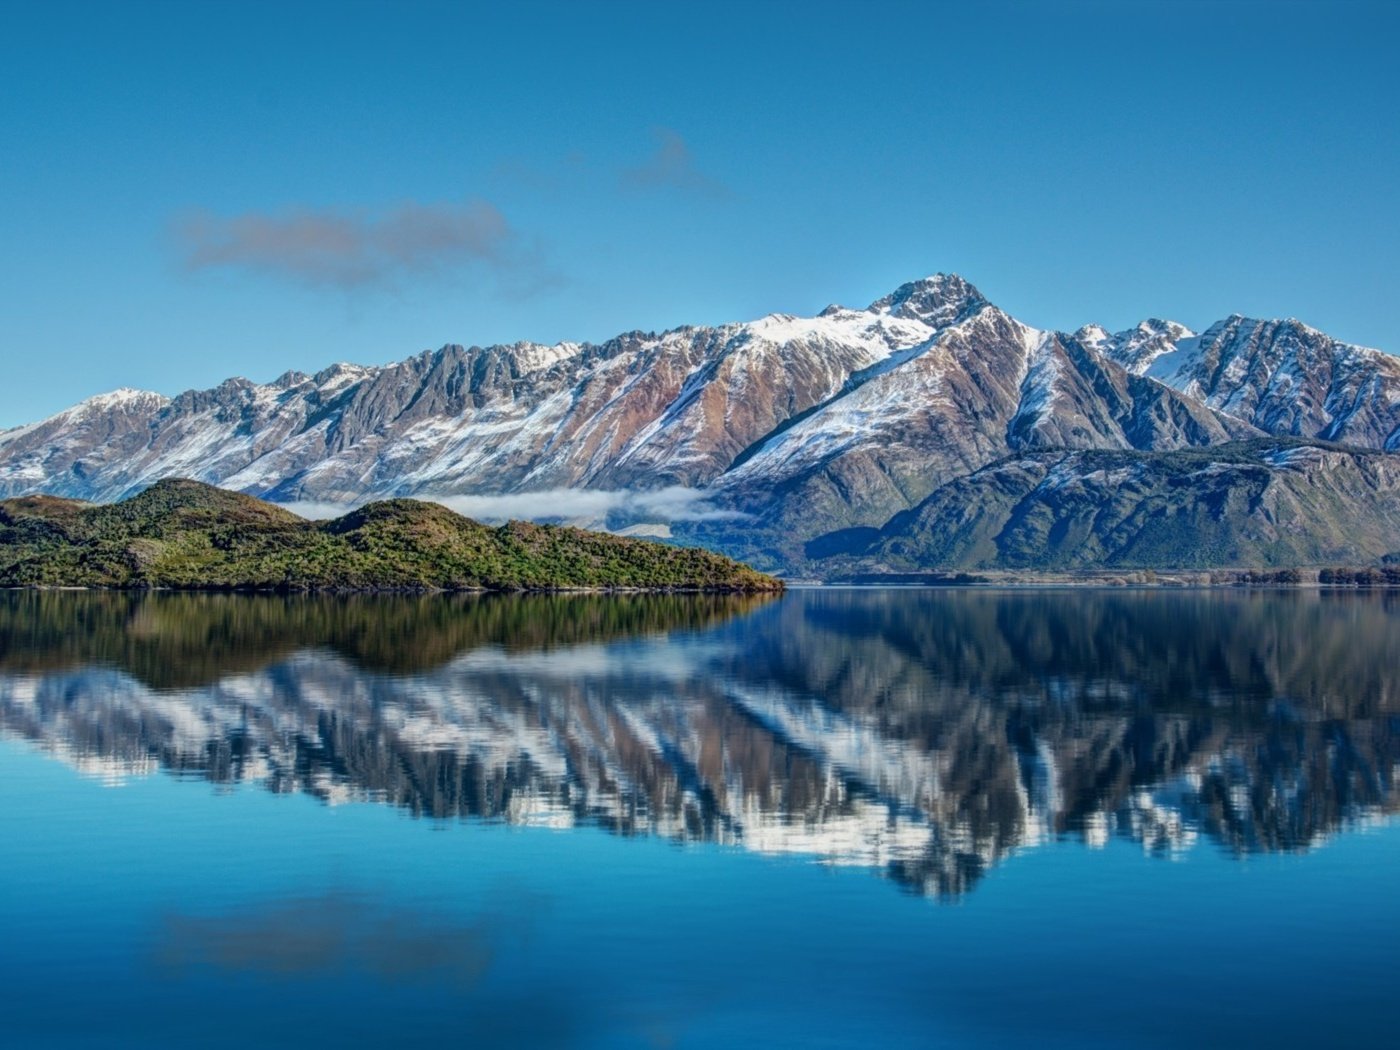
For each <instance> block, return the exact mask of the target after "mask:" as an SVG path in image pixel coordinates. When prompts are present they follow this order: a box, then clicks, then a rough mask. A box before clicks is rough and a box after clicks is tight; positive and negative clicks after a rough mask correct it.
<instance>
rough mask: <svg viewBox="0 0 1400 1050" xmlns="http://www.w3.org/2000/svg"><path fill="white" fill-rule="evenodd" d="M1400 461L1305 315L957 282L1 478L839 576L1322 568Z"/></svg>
mask: <svg viewBox="0 0 1400 1050" xmlns="http://www.w3.org/2000/svg"><path fill="white" fill-rule="evenodd" d="M1396 451H1400V359H1397V358H1395V357H1392V356H1391V355H1389V354H1386V353H1383V352H1381V351H1378V350H1372V349H1367V348H1364V347H1359V346H1354V345H1351V344H1348V343H1343V342H1340V341H1338V340H1336V339H1333V338H1331V337H1330V336H1328V335H1326V334H1324V333H1323V332H1320V331H1318V330H1316V329H1314V328H1311V327H1309V326H1307V325H1305V324H1303V323H1302V322H1300V321H1296V320H1291V319H1290V320H1281V321H1279V320H1271V321H1261V320H1251V319H1248V318H1245V317H1241V316H1231V317H1229V318H1227V319H1225V320H1223V321H1220V322H1218V323H1216V324H1214V325H1212V326H1210V327H1209V328H1208V329H1206V330H1205V331H1204V332H1202V333H1200V334H1197V333H1195V332H1193V331H1191V330H1190V329H1188V328H1186V327H1185V326H1183V325H1181V324H1177V323H1175V322H1171V321H1162V320H1155V319H1153V320H1147V321H1144V322H1142V323H1141V324H1139V325H1138V326H1136V327H1135V328H1132V329H1129V330H1127V331H1123V332H1117V333H1111V332H1108V331H1107V330H1105V329H1104V328H1102V327H1098V326H1093V325H1089V326H1085V327H1083V328H1080V329H1079V330H1078V331H1075V332H1072V333H1071V332H1056V331H1048V330H1041V329H1037V328H1033V327H1031V326H1029V325H1026V324H1024V323H1022V322H1021V321H1019V320H1017V319H1015V318H1013V317H1011V316H1010V315H1008V314H1007V313H1006V312H1004V311H1003V310H1001V309H1000V308H998V307H997V306H995V305H994V304H992V303H991V302H989V301H988V300H987V299H986V298H985V297H984V296H983V295H982V294H981V293H980V292H979V291H978V290H977V289H976V288H974V287H973V286H972V285H971V284H969V283H968V282H967V281H965V280H963V279H962V278H961V277H958V276H956V275H944V274H938V275H935V276H933V277H929V278H926V279H923V280H919V281H915V282H911V283H909V284H905V285H903V286H901V287H900V288H898V289H896V290H895V291H894V292H893V293H891V294H890V295H887V296H885V297H883V298H881V299H878V300H877V301H875V302H874V303H872V304H870V306H868V307H866V308H864V309H852V308H846V307H842V306H830V307H828V308H827V309H825V310H823V311H822V312H821V313H820V314H819V315H817V316H815V317H807V318H802V317H794V316H790V315H786V314H772V315H769V316H767V317H764V318H761V319H759V320H757V321H752V322H747V323H740V324H727V325H721V326H718V327H692V326H686V327H681V328H676V329H672V330H670V331H667V332H662V333H659V334H658V333H653V332H636V331H634V332H628V333H625V334H623V335H620V336H617V337H616V338H614V339H611V340H608V341H607V342H604V343H600V344H590V343H560V344H558V345H555V346H543V345H539V344H535V343H515V344H510V345H502V346H490V347H484V348H483V347H475V346H473V347H462V346H455V345H453V346H445V347H443V348H442V349H440V350H436V351H432V352H426V353H422V354H419V355H418V356H416V357H412V358H409V359H408V360H406V361H402V362H399V363H397V364H392V365H387V366H384V367H372V368H371V367H361V366H356V365H347V364H339V365H334V366H332V367H330V368H327V369H325V370H324V371H321V372H318V373H317V374H315V375H305V374H302V373H298V372H288V373H286V374H285V375H283V376H281V377H280V378H278V379H276V380H274V381H273V382H271V383H267V384H256V383H252V382H249V381H248V380H246V379H230V380H228V381H226V382H224V383H222V384H220V385H219V386H218V387H215V388H213V389H212V390H203V391H189V392H186V393H184V394H181V395H179V396H178V397H174V398H168V397H164V396H162V395H159V394H155V393H150V392H145V391H135V390H118V391H115V392H113V393H110V394H105V395H101V396H99V397H95V398H91V399H89V400H87V401H84V402H82V403H80V404H78V405H75V406H74V407H72V408H70V409H67V410H66V411H64V412H60V413H59V414H58V415H56V416H53V417H51V418H49V419H46V420H43V421H41V422H38V423H34V424H30V425H27V426H21V427H17V428H14V429H12V430H8V431H3V432H0V496H17V495H24V494H29V493H36V492H45V493H50V494H54V495H60V496H67V497H71V498H79V499H86V500H97V501H110V500H115V499H119V498H121V497H123V496H127V495H129V494H131V493H133V492H135V491H139V490H141V489H143V488H145V487H147V486H149V485H150V484H152V483H153V482H155V481H156V480H159V479H162V478H168V477H172V476H178V477H191V478H195V479H198V480H202V481H206V482H210V483H213V484H217V485H220V486H223V487H226V488H232V489H236V490H240V491H243V492H246V493H250V494H253V495H257V496H260V497H262V498H265V499H270V500H274V501H279V502H287V503H298V504H307V503H322V504H336V505H338V506H341V507H343V506H345V505H352V504H358V503H362V502H364V501H366V500H370V499H382V498H392V497H400V496H417V497H420V498H430V499H441V500H444V501H447V502H449V504H452V503H453V501H454V500H457V501H466V507H465V509H466V510H467V512H468V513H471V512H472V508H477V509H478V510H481V511H483V514H482V515H481V516H488V517H489V516H491V514H492V513H495V514H496V515H497V516H511V515H513V514H514V515H518V516H540V515H541V514H545V515H548V516H550V517H554V518H558V519H561V520H566V521H570V522H572V523H574V524H585V525H593V526H602V527H607V528H611V529H614V530H619V531H636V532H642V533H647V534H652V535H663V536H664V535H670V536H672V537H673V538H675V539H677V540H680V541H683V542H692V543H697V544H700V545H704V546H709V547H712V548H715V549H718V550H721V551H723V552H724V553H727V554H730V555H735V556H738V557H743V558H746V559H748V560H750V561H752V562H753V563H754V564H756V565H758V566H759V567H761V568H767V569H777V570H781V571H784V572H787V573H789V574H793V575H803V576H815V577H831V576H834V575H839V574H841V573H844V572H850V571H866V572H868V571H876V572H878V571H880V570H882V569H890V570H892V571H908V570H910V569H920V568H1037V567H1045V566H1058V567H1067V568H1075V567H1158V568H1161V567H1177V566H1182V567H1187V566H1189V567H1213V566H1283V565H1320V564H1328V563H1335V562H1371V561H1374V560H1376V559H1379V558H1382V557H1384V556H1385V555H1387V554H1390V553H1394V552H1397V551H1400V458H1395V457H1392V455H1390V453H1394V452H1396ZM458 507H459V509H464V508H463V507H462V506H461V505H460V504H458ZM521 508H527V509H526V510H521Z"/></svg>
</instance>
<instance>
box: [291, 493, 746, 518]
mask: <svg viewBox="0 0 1400 1050" xmlns="http://www.w3.org/2000/svg"><path fill="white" fill-rule="evenodd" d="M414 498H416V499H422V500H428V501H431V502H433V503H441V504H442V505H443V506H444V507H448V508H449V509H451V510H455V511H456V512H457V513H458V514H465V515H466V516H467V517H469V518H475V519H476V520H478V521H486V522H500V521H509V520H512V519H515V520H524V521H588V522H602V521H604V520H606V519H608V518H610V517H618V518H622V519H624V520H626V521H629V522H681V521H734V520H738V519H741V518H744V517H745V516H746V515H744V514H742V513H741V512H739V511H735V510H729V509H726V508H724V507H717V506H715V505H714V504H713V503H712V502H710V497H709V494H708V493H707V492H705V491H704V490H703V489H692V488H687V487H685V486H684V485H672V486H669V487H667V488H664V489H653V490H651V491H645V492H642V491H631V490H611V491H603V490H598V489H545V490H541V491H538V492H510V493H503V494H499V495H490V496H480V495H475V496H462V495H439V494H432V493H424V494H418V495H416V496H415V497H414ZM356 505H357V504H336V503H315V502H301V503H288V504H285V506H286V508H287V509H288V510H290V511H292V512H293V513H294V514H300V515H301V516H302V517H305V518H333V517H338V516H339V515H341V514H345V513H347V512H349V511H350V510H352V509H353V508H354V506H356Z"/></svg>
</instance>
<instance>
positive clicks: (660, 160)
mask: <svg viewBox="0 0 1400 1050" xmlns="http://www.w3.org/2000/svg"><path fill="white" fill-rule="evenodd" d="M652 134H653V136H654V137H655V139H656V149H655V150H654V151H653V152H652V154H651V156H650V157H648V158H647V159H646V161H644V162H643V163H642V164H639V165H637V166H636V167H633V168H625V169H623V172H622V183H623V185H624V186H629V187H632V188H633V189H671V190H680V191H682V192H684V193H689V194H691V195H693V196H696V197H708V198H710V199H712V200H718V199H723V198H725V197H729V196H732V194H731V192H730V189H729V187H728V186H726V185H725V184H724V183H722V182H720V181H719V180H717V179H714V178H711V177H710V176H708V175H706V174H705V173H704V172H703V171H701V170H700V168H699V166H698V165H697V164H696V162H695V156H694V155H693V154H692V153H691V152H690V147H689V146H688V145H687V144H686V141H685V139H683V138H681V136H680V134H679V133H678V132H676V131H673V130H671V129H670V128H654V129H653V130H652Z"/></svg>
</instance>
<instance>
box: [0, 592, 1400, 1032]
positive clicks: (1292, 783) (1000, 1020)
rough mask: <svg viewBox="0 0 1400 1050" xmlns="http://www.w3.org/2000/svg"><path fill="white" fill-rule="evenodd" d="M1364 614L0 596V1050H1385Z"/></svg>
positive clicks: (1380, 812)
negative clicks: (960, 1049) (0, 1001)
mask: <svg viewBox="0 0 1400 1050" xmlns="http://www.w3.org/2000/svg"><path fill="white" fill-rule="evenodd" d="M1397 779H1400V595H1397V594H1393V593H1340V592H1338V593H1328V592H1322V593H1319V592H1314V591H1279V592H1244V591H1228V592H1227V591H1199V592H1180V593H1178V592H1170V591H1155V590H1142V591H1106V590H1068V591H1054V590H1028V591H983V590H921V589H908V590H902V589H888V590H878V589H870V590H861V589H850V590H840V589H814V590H796V591H792V592H789V593H788V594H786V595H784V596H781V597H777V598H741V597H714V596H711V597H698V596H671V595H666V596H642V595H630V596H611V597H603V596H488V597H480V596H467V597H383V596H381V597H357V598H309V597H248V596H232V595H190V594H149V595H135V594H117V593H71V592H67V593H59V592H44V593H33V592H3V593H0V842H3V844H4V845H3V856H4V862H3V864H0V987H3V988H4V989H5V991H4V1001H5V1009H4V1016H3V1020H0V1025H3V1026H4V1027H3V1029H0V1031H3V1036H0V1041H3V1042H4V1043H5V1044H6V1045H11V1046H45V1047H55V1046H93V1047H98V1046H100V1047H113V1046H132V1047H138V1046H139V1047H150V1046H168V1045H176V1044H179V1045H195V1046H240V1047H246V1046H250V1045H251V1046H293V1045H299V1046H306V1045H321V1044H328V1045H349V1046H359V1045H366V1046H369V1045H395V1046H417V1045H430V1044H431V1045H442V1044H444V1043H447V1044H451V1045H467V1046H496V1045H500V1046H521V1045H531V1046H532V1045H540V1046H584V1047H595V1046H623V1047H626V1046H636V1047H691V1046H774V1045H803V1046H858V1045H880V1046H911V1047H913V1046H919V1047H927V1046H979V1045H989V1046H1005V1045H1035V1046H1065V1047H1071V1046H1072V1047H1093V1046H1104V1047H1109V1046H1113V1047H1119V1046H1180V1045H1184V1044H1190V1045H1193V1046H1239V1045H1274V1046H1289V1045H1296V1046H1316V1045H1323V1044H1346V1043H1362V1042H1366V1043H1380V1042H1385V1041H1388V1038H1389V1037H1388V1036H1387V1035H1386V1033H1387V1032H1389V1031H1391V1029H1392V1028H1393V1027H1394V1010H1393V1001H1394V1000H1393V996H1394V981H1395V973H1396V972H1397V967H1400V894H1397V893H1396V892H1395V889H1396V886H1397V883H1400V829H1397V826H1396V822H1395V819H1394V816H1395V813H1396V812H1397V810H1400V797H1397V793H1396V792H1397Z"/></svg>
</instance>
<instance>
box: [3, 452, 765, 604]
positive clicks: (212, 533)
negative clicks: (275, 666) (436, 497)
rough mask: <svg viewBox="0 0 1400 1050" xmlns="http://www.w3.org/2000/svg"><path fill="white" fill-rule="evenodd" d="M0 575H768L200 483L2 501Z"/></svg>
mask: <svg viewBox="0 0 1400 1050" xmlns="http://www.w3.org/2000/svg"><path fill="white" fill-rule="evenodd" d="M0 585H5V586H35V585H47V586H89V587H172V588H190V589H202V588H248V589H257V590H279V589H280V590H426V589H440V590H467V589H486V590H558V589H566V588H644V589H657V590H713V591H759V590H773V589H779V588H781V586H782V584H781V583H779V582H778V581H777V580H775V579H773V578H772V577H769V576H765V575H763V574H762V573H758V572H755V571H754V570H752V569H750V568H748V567H747V566H744V565H741V564H739V563H738V562H735V561H731V560H730V559H728V558H725V557H722V556H721V555H718V554H714V553H711V552H710V551H706V550H700V549H695V548H681V547H671V546H666V545H664V544H659V543H651V542H647V541H643V540H633V539H626V538H623V537H620V536H613V535H609V534H607V533H597V532H587V531H584V530H582V529H574V528H564V527H559V526H549V525H532V524H528V523H525V522H510V523H508V524H506V525H502V526H499V527H489V526H486V525H482V524H480V523H479V522H475V521H472V520H471V519H469V518H464V517H462V516H461V515H459V514H456V513H454V512H452V511H450V510H448V509H447V508H446V507H443V506H440V505H438V504H435V503H424V502H420V501H417V500H404V499H400V500H387V501H384V502H380V503H371V504H368V505H366V506H364V507H361V508H360V509H358V510H356V511H353V512H351V513H350V514H347V515H345V516H344V517H341V518H336V519H334V520H332V521H324V522H312V521H306V520H304V519H302V518H299V517H297V516H296V515H294V514H291V513H290V512H288V511H286V510H283V509H282V508H280V507H277V506H275V505H273V504H270V503H265V502H263V501H262V500H258V499H255V498H253V497H251V496H245V495H242V494H239V493H235V492H227V491H225V490H223V489H218V488H215V487H213V486H211V485H205V484H203V483H201V482H197V481H186V480H180V479H171V480H166V481H160V482H157V483H156V484H155V485H153V486H151V487H150V488H149V489H147V490H146V491H144V492H142V493H140V494H139V495H136V496H133V497H131V498H130V499H126V500H123V501H121V502H120V503H112V504H102V505H97V504H87V503H81V502H78V501H74V500H65V499H56V498H53V497H48V496H29V497H24V498H20V499H11V500H3V501H0Z"/></svg>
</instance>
